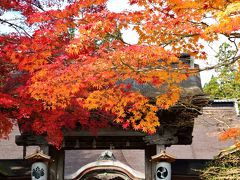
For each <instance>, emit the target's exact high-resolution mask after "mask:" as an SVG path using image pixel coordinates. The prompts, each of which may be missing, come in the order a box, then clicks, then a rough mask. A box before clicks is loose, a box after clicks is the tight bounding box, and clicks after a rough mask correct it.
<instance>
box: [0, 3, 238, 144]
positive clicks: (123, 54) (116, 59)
mask: <svg viewBox="0 0 240 180" xmlns="http://www.w3.org/2000/svg"><path fill="white" fill-rule="evenodd" d="M107 3H108V2H107V0H84V1H83V0H68V1H63V0H11V1H10V0H1V3H0V13H1V15H4V14H5V13H8V12H10V11H11V12H13V13H15V14H16V13H17V14H19V19H20V20H19V19H7V18H4V17H3V16H0V23H1V24H3V25H6V26H9V27H10V28H12V29H13V32H12V33H3V32H2V33H1V35H0V47H1V48H0V66H1V74H0V81H1V82H0V94H1V96H0V108H1V113H0V119H1V120H0V137H2V138H4V137H6V136H7V135H8V133H9V132H10V131H11V128H12V125H13V124H14V123H16V122H17V123H18V124H19V125H20V126H21V130H22V131H23V132H28V131H32V132H34V133H36V134H43V135H47V138H48V141H49V143H52V144H54V145H56V146H60V144H61V141H62V138H63V134H62V129H63V128H71V129H74V128H75V127H76V125H77V124H80V125H81V127H82V128H86V129H93V130H94V129H99V128H101V127H106V126H107V125H108V124H109V122H112V123H113V124H115V123H118V124H119V125H122V126H123V127H124V128H128V127H131V128H133V129H135V130H142V131H144V132H147V133H154V132H155V130H156V127H158V126H159V125H160V122H161V120H159V119H158V117H157V115H156V112H157V111H158V109H159V108H161V109H167V108H169V107H170V106H172V105H174V104H175V103H176V102H177V101H178V100H179V97H180V92H181V90H180V88H179V83H180V82H181V81H183V80H185V79H187V77H188V76H189V72H190V71H191V72H192V70H189V67H188V66H187V65H186V64H184V63H182V62H180V61H179V55H180V54H181V53H188V54H190V55H191V56H192V57H193V58H198V59H206V57H207V52H205V51H204V46H203V45H202V44H201V43H200V41H206V42H209V43H210V42H213V41H217V40H218V38H219V36H218V35H219V34H222V35H224V36H227V37H228V38H229V39H230V40H231V41H232V42H235V41H236V40H237V39H238V38H240V34H239V32H238V31H239V28H240V16H239V9H240V1H238V0H230V1H229V0H214V1H212V0H129V5H137V6H138V7H139V8H138V9H137V10H131V9H130V10H125V11H121V12H118V13H117V12H112V11H110V10H109V9H108V8H107ZM117 3H121V0H119V1H116V5H117ZM207 19H211V20H214V23H211V22H212V21H211V22H208V21H207ZM17 21H21V23H20V24H19V23H18V22H17ZM127 28H131V29H133V30H134V31H136V32H137V33H138V35H139V41H138V43H137V44H129V43H127V42H125V40H124V39H123V37H122V33H121V32H122V30H123V29H127ZM0 32H1V30H0ZM235 45H236V48H239V44H237V43H235ZM237 61H239V56H238V53H236V55H235V56H234V57H231V59H229V61H228V62H229V63H234V62H237ZM173 64H178V66H177V68H176V66H173ZM131 82H135V83H138V84H151V85H152V86H155V87H157V88H162V85H163V84H164V88H163V90H162V94H159V95H158V96H156V97H155V100H152V99H151V98H150V97H147V96H145V95H144V94H141V93H140V92H139V91H137V90H134V88H132V85H133V83H131Z"/></svg>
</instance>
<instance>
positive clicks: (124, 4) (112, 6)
mask: <svg viewBox="0 0 240 180" xmlns="http://www.w3.org/2000/svg"><path fill="white" fill-rule="evenodd" d="M107 7H108V9H109V10H110V11H114V12H121V11H123V10H125V9H128V10H137V9H140V8H139V7H138V6H136V5H134V6H130V5H129V4H128V0H108V3H107ZM0 17H1V18H3V19H15V18H19V14H18V13H5V14H4V15H2V16H0ZM0 31H1V32H4V33H8V32H12V31H14V29H12V28H10V27H8V26H6V25H3V24H0ZM122 34H123V39H124V41H125V42H127V43H130V44H136V43H137V42H138V34H137V32H136V31H133V30H131V29H123V30H122ZM224 41H225V39H224V38H223V37H221V38H220V41H219V42H215V43H213V44H212V45H211V47H210V46H209V45H208V44H207V43H204V42H203V44H204V46H205V51H206V52H207V54H208V59H207V60H195V63H197V64H199V66H200V68H203V67H206V66H211V65H214V64H216V62H217V60H216V58H215V57H214V56H215V54H216V52H215V51H217V50H218V48H219V46H220V44H221V43H222V42H224ZM212 75H214V70H211V71H203V72H201V73H200V76H201V81H202V85H204V84H205V83H206V82H208V81H209V80H210V79H211V77H212Z"/></svg>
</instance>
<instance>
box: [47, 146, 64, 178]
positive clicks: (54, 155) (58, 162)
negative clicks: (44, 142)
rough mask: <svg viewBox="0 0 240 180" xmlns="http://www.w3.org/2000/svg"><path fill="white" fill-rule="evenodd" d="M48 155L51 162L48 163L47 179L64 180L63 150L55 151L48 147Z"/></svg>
mask: <svg viewBox="0 0 240 180" xmlns="http://www.w3.org/2000/svg"><path fill="white" fill-rule="evenodd" d="M49 155H50V156H51V162H50V163H49V176H48V177H49V179H50V180H64V159H65V153H64V150H63V149H60V150H57V149H55V148H54V147H52V146H50V147H49Z"/></svg>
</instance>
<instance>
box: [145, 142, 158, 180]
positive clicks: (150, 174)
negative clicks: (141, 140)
mask: <svg viewBox="0 0 240 180" xmlns="http://www.w3.org/2000/svg"><path fill="white" fill-rule="evenodd" d="M155 154H156V145H150V146H146V148H145V180H153V179H154V164H153V163H152V162H151V161H150V160H151V157H152V156H153V155H155Z"/></svg>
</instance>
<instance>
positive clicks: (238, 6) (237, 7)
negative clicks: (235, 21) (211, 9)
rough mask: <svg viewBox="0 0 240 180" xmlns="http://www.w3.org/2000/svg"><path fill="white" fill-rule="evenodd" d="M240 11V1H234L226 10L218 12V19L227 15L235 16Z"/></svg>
mask: <svg viewBox="0 0 240 180" xmlns="http://www.w3.org/2000/svg"><path fill="white" fill-rule="evenodd" d="M239 12H240V2H233V3H231V4H229V5H228V6H227V7H226V8H225V10H224V11H220V12H217V13H216V16H217V17H218V19H222V18H225V17H227V16H235V15H239Z"/></svg>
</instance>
